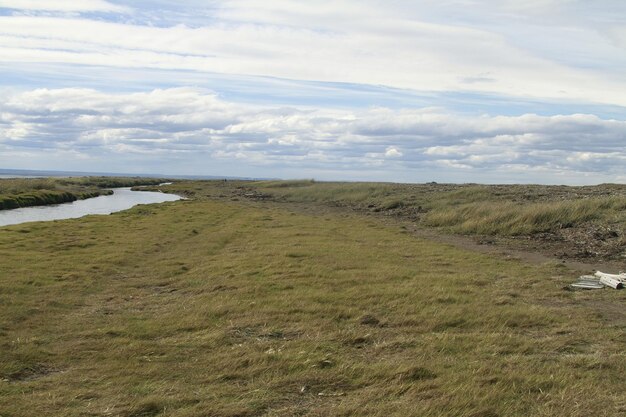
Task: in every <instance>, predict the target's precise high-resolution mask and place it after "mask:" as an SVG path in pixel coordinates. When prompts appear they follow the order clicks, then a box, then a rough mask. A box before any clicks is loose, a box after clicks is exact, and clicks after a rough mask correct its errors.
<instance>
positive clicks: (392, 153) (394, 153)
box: [385, 146, 402, 158]
mask: <svg viewBox="0 0 626 417" xmlns="http://www.w3.org/2000/svg"><path fill="white" fill-rule="evenodd" d="M385 156H386V157H387V158H399V157H401V156H402V152H400V151H399V150H398V149H397V148H394V147H393V146H390V147H388V148H387V150H386V151H385Z"/></svg>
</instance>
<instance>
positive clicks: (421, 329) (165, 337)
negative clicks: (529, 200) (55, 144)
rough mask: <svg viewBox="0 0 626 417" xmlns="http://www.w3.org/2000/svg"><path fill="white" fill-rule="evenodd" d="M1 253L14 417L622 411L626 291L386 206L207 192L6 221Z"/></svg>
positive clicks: (3, 411) (4, 343) (1, 380)
mask: <svg viewBox="0 0 626 417" xmlns="http://www.w3.org/2000/svg"><path fill="white" fill-rule="evenodd" d="M235 186H237V185H235ZM176 187H178V189H183V188H185V187H186V188H187V191H188V192H190V193H191V192H194V193H196V195H214V194H215V195H221V193H225V192H226V191H225V190H227V189H228V187H231V185H229V184H227V185H223V184H218V183H211V184H209V183H185V184H175V185H174V186H172V188H176ZM203 187H204V188H203ZM222 187H223V188H222ZM224 195H225V194H224ZM381 198H387V196H382V197H381ZM0 253H2V258H1V261H0V352H2V355H0V415H1V416H3V417H6V416H11V417H16V416H32V415H40V416H46V415H50V416H85V415H89V416H156V415H159V416H296V415H298V416H330V415H332V416H354V415H358V416H412V415H419V416H452V415H453V416H462V417H470V416H473V417H477V416H482V417H487V416H529V415H532V416H617V415H623V413H624V412H625V410H626V395H625V394H624V390H623V389H622V387H621V385H622V382H623V375H624V373H625V372H626V365H625V364H626V362H625V359H626V357H625V356H626V355H625V354H624V349H623V348H624V343H625V342H626V340H625V339H624V334H625V333H624V330H625V325H626V323H625V322H624V315H623V294H624V293H623V292H619V291H609V290H606V291H596V292H567V291H563V290H562V289H561V288H562V287H563V286H564V285H565V284H567V283H569V282H570V281H571V280H572V278H573V276H572V272H571V271H567V270H566V269H564V268H563V267H562V266H559V265H557V264H546V265H540V266H531V265H527V264H523V263H521V262H517V261H512V260H503V259H497V258H494V257H489V256H486V255H480V254H477V253H472V252H468V251H463V250H460V249H455V248H453V247H450V246H445V245H441V244H435V243H433V242H429V241H423V240H418V239H416V238H414V237H412V236H410V235H409V234H407V233H405V232H404V231H403V230H401V229H400V228H397V227H389V226H385V225H383V224H381V223H380V222H378V221H377V220H376V219H375V218H366V217H363V216H360V215H345V214H344V213H341V212H339V213H332V212H325V213H319V214H315V213H312V214H298V213H296V212H291V211H289V210H287V209H281V208H279V207H275V206H264V205H260V204H249V203H244V202H237V201H235V202H218V201H203V200H201V199H198V200H195V201H181V202H176V203H164V204H161V205H153V206H141V207H137V208H134V209H132V210H129V211H126V212H121V213H117V214H114V215H111V216H104V217H102V216H90V217H86V218H83V219H77V220H67V221H57V222H48V223H30V224H23V225H17V226H10V227H4V228H0ZM367 316H371V317H367Z"/></svg>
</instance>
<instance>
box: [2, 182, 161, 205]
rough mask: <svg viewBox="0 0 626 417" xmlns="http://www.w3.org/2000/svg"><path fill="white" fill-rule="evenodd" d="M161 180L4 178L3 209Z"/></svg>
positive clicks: (57, 201)
mask: <svg viewBox="0 0 626 417" xmlns="http://www.w3.org/2000/svg"><path fill="white" fill-rule="evenodd" d="M160 182H163V180H161V179H155V178H116V177H76V178H14V179H0V210H8V209H14V208H19V207H32V206H44V205H49V204H61V203H68V202H71V201H76V200H83V199H86V198H92V197H98V196H100V195H108V194H112V193H113V191H111V190H110V189H109V188H114V187H133V186H136V185H141V184H151V185H155V184H159V183H160Z"/></svg>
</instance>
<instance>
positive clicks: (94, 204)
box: [0, 188, 181, 227]
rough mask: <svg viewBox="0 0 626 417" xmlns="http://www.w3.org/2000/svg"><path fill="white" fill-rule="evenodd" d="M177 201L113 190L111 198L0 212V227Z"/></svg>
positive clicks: (150, 193) (171, 197)
mask: <svg viewBox="0 0 626 417" xmlns="http://www.w3.org/2000/svg"><path fill="white" fill-rule="evenodd" d="M180 199H181V198H180V197H179V196H177V195H174V194H165V193H160V192H153V191H131V189H130V188H114V189H113V194H112V195H104V196H100V197H94V198H88V199H86V200H78V201H74V202H71V203H65V204H55V205H50V206H36V207H24V208H18V209H13V210H0V227H1V226H8V225H12V224H20V223H26V222H36V221H48V220H62V219H75V218H78V217H83V216H86V215H88V214H111V213H115V212H117V211H122V210H126V209H129V208H131V207H133V206H136V205H137V204H153V203H163V202H166V201H176V200H180Z"/></svg>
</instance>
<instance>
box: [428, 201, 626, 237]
mask: <svg viewBox="0 0 626 417" xmlns="http://www.w3.org/2000/svg"><path fill="white" fill-rule="evenodd" d="M625 209H626V197H602V198H593V199H591V198H588V199H580V200H574V201H556V202H544V203H529V204H525V205H520V204H517V203H512V202H494V201H479V202H474V203H465V204H460V205H453V206H451V207H441V208H439V209H437V210H433V211H431V212H430V213H428V215H427V216H426V218H425V224H426V225H429V226H435V227H447V228H450V229H451V230H453V231H455V232H460V233H476V234H484V235H504V236H515V235H530V234H534V233H541V232H550V231H554V230H558V229H563V228H571V227H574V226H577V225H580V224H583V223H586V222H590V221H603V222H604V223H607V222H610V223H618V224H619V223H621V224H623V223H626V216H624V210H625Z"/></svg>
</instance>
